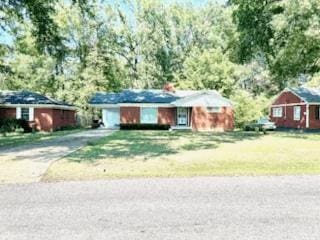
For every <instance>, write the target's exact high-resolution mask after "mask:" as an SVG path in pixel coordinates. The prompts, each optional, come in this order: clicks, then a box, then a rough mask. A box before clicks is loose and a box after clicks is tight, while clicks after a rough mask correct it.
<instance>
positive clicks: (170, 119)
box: [158, 107, 176, 126]
mask: <svg viewBox="0 0 320 240" xmlns="http://www.w3.org/2000/svg"><path fill="white" fill-rule="evenodd" d="M158 123H159V124H170V125H171V126H174V125H176V108H164V107H159V108H158Z"/></svg>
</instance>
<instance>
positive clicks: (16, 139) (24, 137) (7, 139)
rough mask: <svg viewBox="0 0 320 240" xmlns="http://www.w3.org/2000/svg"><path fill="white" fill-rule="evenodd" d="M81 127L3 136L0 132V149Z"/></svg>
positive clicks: (63, 133) (75, 130) (66, 132)
mask: <svg viewBox="0 0 320 240" xmlns="http://www.w3.org/2000/svg"><path fill="white" fill-rule="evenodd" d="M79 131H81V129H73V130H64V131H57V132H52V133H50V132H35V133H8V134H6V135H5V136H4V135H3V134H0V150H1V149H4V148H6V147H13V146H18V145H21V144H24V143H31V142H35V141H40V140H46V139H52V138H55V137H60V136H64V135H67V134H71V133H76V132H79Z"/></svg>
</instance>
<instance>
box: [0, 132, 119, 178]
mask: <svg viewBox="0 0 320 240" xmlns="http://www.w3.org/2000/svg"><path fill="white" fill-rule="evenodd" d="M112 132H113V131H112V130H103V129H99V130H87V131H82V132H78V133H73V134H69V135H66V136H62V137H57V138H54V139H49V140H41V141H36V142H34V143H29V144H24V145H21V146H17V147H13V148H9V149H2V150H0V161H1V160H3V161H6V160H10V161H11V162H8V164H7V165H5V164H1V166H3V168H0V183H17V182H20V183H26V182H38V181H39V180H40V179H41V177H42V175H43V174H44V173H45V172H46V170H47V169H48V167H49V166H50V164H51V163H52V162H54V161H56V160H58V159H59V158H61V157H63V156H65V155H67V154H70V153H71V152H73V151H75V150H77V149H79V148H80V147H83V146H84V145H85V144H87V143H88V142H90V141H95V140H98V139H99V138H101V137H103V136H107V135H108V134H111V133H112Z"/></svg>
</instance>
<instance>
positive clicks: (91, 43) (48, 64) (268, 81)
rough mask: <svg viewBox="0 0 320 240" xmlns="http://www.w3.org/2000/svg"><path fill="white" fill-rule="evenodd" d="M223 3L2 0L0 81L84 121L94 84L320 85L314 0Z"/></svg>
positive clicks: (254, 88) (319, 6) (254, 89)
mask: <svg viewBox="0 0 320 240" xmlns="http://www.w3.org/2000/svg"><path fill="white" fill-rule="evenodd" d="M229 3H230V4H228V5H227V6H221V5H219V4H216V3H214V2H213V1H208V2H207V3H206V4H204V5H203V7H195V6H193V5H192V4H189V3H182V2H175V3H173V2H171V1H153V0H143V1H138V0H126V1H119V2H117V3H114V2H113V1H95V0H73V1H65V0H58V1H49V0H28V1H20V0H14V1H2V2H1V3H0V16H1V20H3V21H1V23H0V28H1V31H2V32H3V33H5V34H6V36H7V35H8V36H9V39H10V41H11V42H10V41H9V42H10V43H5V41H4V42H1V39H0V88H1V89H12V90H16V89H28V90H33V91H37V92H40V93H44V94H46V95H49V96H51V97H54V98H58V99H61V100H64V101H67V102H70V103H73V104H75V105H76V106H78V107H79V108H80V115H83V116H84V118H87V119H90V118H91V114H92V113H93V112H92V110H91V109H90V107H89V106H88V103H87V102H88V99H89V98H90V97H91V95H92V94H93V93H94V92H97V91H119V90H120V89H123V88H162V86H163V85H164V83H167V82H173V83H175V84H176V87H177V88H182V89H216V90H218V91H220V92H221V93H223V94H224V95H225V96H227V97H228V96H231V95H233V96H235V97H236V94H237V92H238V89H244V90H246V91H247V92H248V94H249V95H248V96H247V97H248V98H249V100H250V101H251V100H252V99H254V100H256V99H255V98H260V96H262V95H266V96H271V95H274V94H276V93H278V92H279V91H280V90H282V89H283V88H284V87H286V86H291V85H298V84H299V83H300V82H299V81H300V76H306V77H307V78H310V79H312V80H311V81H310V83H309V85H312V86H318V81H317V79H318V77H317V76H318V75H319V72H320V61H319V56H320V47H319V46H320V35H319V26H320V20H319V19H320V1H318V0H301V1H298V0H283V1H280V0H267V1H260V0H254V1H247V0H232V1H229ZM240 95H241V96H242V98H243V99H242V100H243V101H244V100H245V99H244V98H245V97H246V94H244V93H241V94H240ZM251 95H252V96H255V97H251ZM249 100H248V101H249ZM255 114H256V116H255V117H257V116H258V115H259V111H256V113H252V114H251V115H250V117H248V118H249V120H250V119H252V118H253V116H254V115H255ZM239 117H240V119H243V118H245V116H241V115H240V116H239ZM241 121H242V120H241ZM240 124H241V123H240Z"/></svg>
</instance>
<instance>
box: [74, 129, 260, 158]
mask: <svg viewBox="0 0 320 240" xmlns="http://www.w3.org/2000/svg"><path fill="white" fill-rule="evenodd" d="M262 136H263V135H262V134H261V133H255V132H228V133H209V132H206V133H199V132H169V131H118V132H116V133H115V134H113V135H111V136H108V137H106V138H104V139H101V140H99V141H97V142H92V143H90V144H89V145H88V146H87V147H86V148H84V149H82V150H80V151H78V152H76V153H74V154H71V155H69V157H68V159H69V161H71V162H79V163H80V162H91V163H94V162H96V161H98V160H99V159H106V158H111V159H112V158H114V159H116V158H122V159H128V160H130V159H132V158H134V157H142V158H143V159H144V160H145V161H147V160H148V161H149V160H151V159H152V158H154V157H159V156H165V155H169V154H175V153H179V152H183V151H194V150H203V149H214V148H217V147H219V145H220V144H222V143H235V142H238V141H242V140H255V139H258V138H260V137H262Z"/></svg>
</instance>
